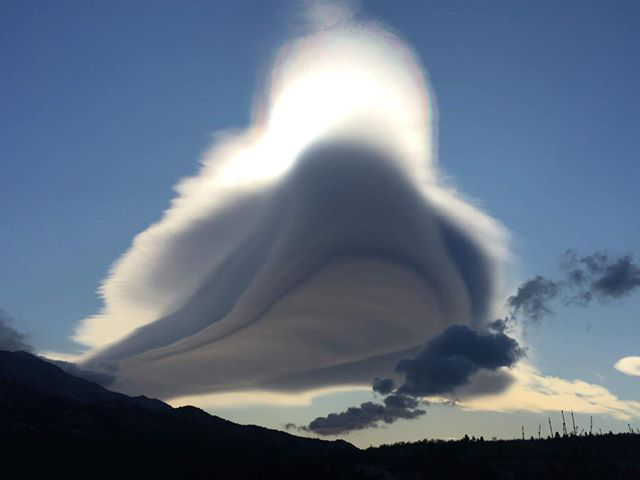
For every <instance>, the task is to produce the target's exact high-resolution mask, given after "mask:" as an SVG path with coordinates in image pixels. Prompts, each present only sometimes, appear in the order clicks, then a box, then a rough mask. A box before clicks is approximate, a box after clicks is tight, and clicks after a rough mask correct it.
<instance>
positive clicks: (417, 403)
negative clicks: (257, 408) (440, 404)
mask: <svg viewBox="0 0 640 480" xmlns="http://www.w3.org/2000/svg"><path fill="white" fill-rule="evenodd" d="M522 355H523V351H522V349H521V348H520V346H519V345H518V342H516V341H515V340H514V339H512V338H511V337H508V336H507V335H505V334H504V333H503V332H497V333H486V334H480V333H478V332H476V331H475V330H472V329H471V328H469V327H466V326H462V325H452V326H450V327H449V328H447V329H446V330H445V331H444V332H443V333H442V334H440V335H438V336H436V337H434V338H432V339H431V340H429V341H428V342H427V343H426V344H425V346H424V347H423V349H422V350H421V351H420V352H419V353H418V355H417V356H416V357H414V358H409V359H404V360H401V361H400V362H398V364H397V366H396V371H397V372H399V373H402V374H404V376H405V382H404V383H403V384H402V385H401V386H400V387H399V388H398V389H396V390H394V381H393V379H391V378H378V377H376V378H375V379H374V381H373V387H372V388H373V391H374V392H376V393H378V394H380V395H384V396H385V398H384V400H383V402H384V403H383V404H380V403H374V402H365V403H363V404H361V405H360V406H359V407H350V408H348V409H347V410H345V411H343V412H341V413H331V414H329V415H327V416H326V417H318V418H316V419H315V420H313V421H312V422H311V423H310V424H309V425H308V426H305V427H297V426H296V425H295V424H291V423H289V424H286V425H285V428H286V429H292V428H297V429H298V430H304V431H308V432H314V433H317V434H319V435H339V434H343V433H348V432H351V431H354V430H364V429H366V428H376V427H378V426H379V425H380V424H381V423H384V424H390V423H394V422H395V421H396V420H399V419H413V418H418V417H420V416H422V415H424V414H425V413H426V411H425V410H424V409H422V408H420V407H421V406H424V405H425V404H426V403H425V402H424V401H423V400H422V399H421V398H420V397H422V396H428V395H434V394H441V393H449V392H452V391H453V390H455V389H456V388H457V387H461V386H467V384H469V383H470V380H471V377H472V376H474V374H476V373H483V372H484V373H485V374H484V376H483V375H480V376H479V377H480V378H479V381H477V382H475V383H474V384H473V385H470V386H469V388H468V389H467V390H468V391H466V392H465V395H467V396H471V395H474V394H476V395H486V394H490V393H496V392H498V391H502V390H503V389H504V388H507V387H508V386H509V385H510V384H511V382H512V381H513V379H512V377H511V376H510V375H503V374H502V372H498V371H497V370H498V369H499V368H500V367H511V366H513V365H514V364H515V362H517V361H518V359H519V358H520V357H521V356H522Z"/></svg>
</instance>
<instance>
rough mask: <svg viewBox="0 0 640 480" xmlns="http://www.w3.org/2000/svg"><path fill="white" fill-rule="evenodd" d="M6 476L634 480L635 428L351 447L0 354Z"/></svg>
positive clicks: (637, 474) (0, 440)
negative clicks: (237, 421)
mask: <svg viewBox="0 0 640 480" xmlns="http://www.w3.org/2000/svg"><path fill="white" fill-rule="evenodd" d="M0 459H1V460H2V462H0V465H1V466H2V471H1V473H2V474H3V475H4V476H6V478H35V476H36V475H38V476H44V475H47V476H52V475H54V476H58V475H60V476H62V477H63V478H76V477H81V476H82V477H85V478H87V477H89V478H145V479H146V478H178V479H183V478H184V479H190V478H212V479H249V478H251V479H271V478H273V479H276V478H277V479H280V478H296V479H306V478H310V479H315V478H327V479H350V478H356V479H407V480H409V479H427V478H429V479H431V478H447V479H452V480H455V479H468V478H473V479H513V478H517V479H523V480H528V479H540V478H545V479H553V478H562V479H604V478H606V479H631V478H640V435H637V434H633V433H628V434H616V435H614V434H606V435H582V436H569V437H565V438H560V437H558V438H553V439H539V440H534V439H531V440H509V441H507V440H503V441H484V440H475V439H469V438H465V439H463V440H459V441H422V442H415V443H400V444H395V445H386V446H382V447H377V448H369V449H366V450H359V449H358V448H356V447H354V446H353V445H351V444H349V443H347V442H344V441H341V440H337V441H325V440H317V439H309V438H301V437H296V436H294V435H290V434H288V433H285V432H280V431H275V430H269V429H266V428H262V427H258V426H253V425H238V424H235V423H233V422H229V421H227V420H224V419H222V418H219V417H216V416H213V415H209V414H207V413H206V412H204V411H202V410H200V409H198V408H195V407H181V408H172V407H171V406H169V405H167V404H166V403H164V402H161V401H160V400H154V399H149V398H146V397H128V396H126V395H122V394H119V393H115V392H111V391H109V390H106V389H104V388H102V387H100V386H99V385H97V384H94V383H91V382H89V381H86V380H83V379H81V378H77V377H74V376H73V375H70V374H68V373H65V372H64V371H63V370H61V369H60V368H59V367H57V366H55V365H53V364H51V363H49V362H47V361H45V360H43V359H41V358H38V357H36V356H34V355H31V354H29V353H26V352H4V351H0Z"/></svg>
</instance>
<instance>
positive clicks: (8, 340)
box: [0, 309, 33, 352]
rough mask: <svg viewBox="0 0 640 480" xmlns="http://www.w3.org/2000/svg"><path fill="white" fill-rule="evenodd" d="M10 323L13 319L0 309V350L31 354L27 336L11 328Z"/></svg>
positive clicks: (31, 348)
mask: <svg viewBox="0 0 640 480" xmlns="http://www.w3.org/2000/svg"><path fill="white" fill-rule="evenodd" d="M12 323H13V319H12V318H11V317H10V316H9V315H8V314H7V313H6V312H5V311H4V310H2V309H0V350H7V351H9V352H17V351H20V350H22V351H25V352H33V347H32V346H31V344H30V343H29V342H28V341H27V338H28V337H27V335H25V334H23V333H20V332H19V331H17V330H16V329H15V328H13V326H12V325H11V324H12Z"/></svg>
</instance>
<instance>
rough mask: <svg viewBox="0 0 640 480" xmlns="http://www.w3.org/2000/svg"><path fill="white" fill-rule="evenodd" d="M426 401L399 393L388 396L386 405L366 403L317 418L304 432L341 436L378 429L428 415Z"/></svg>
mask: <svg viewBox="0 0 640 480" xmlns="http://www.w3.org/2000/svg"><path fill="white" fill-rule="evenodd" d="M422 403H423V402H421V401H420V400H418V399H416V398H413V397H410V396H407V395H400V394H393V395H389V396H388V397H386V398H385V399H384V403H383V404H380V403H373V402H365V403H363V404H361V405H360V406H359V407H350V408H348V409H347V410H345V411H344V412H341V413H331V414H329V415H327V416H326V417H318V418H316V419H315V420H313V421H312V422H311V423H309V425H308V426H307V427H303V430H307V431H310V432H313V433H317V434H319V435H340V434H344V433H349V432H352V431H354V430H364V429H366V428H376V427H378V426H379V425H380V424H381V423H383V424H391V423H394V422H396V421H397V420H400V419H407V420H409V419H413V418H417V417H420V416H422V415H424V414H425V413H427V412H426V411H425V410H423V409H421V408H419V407H420V406H421V404H422Z"/></svg>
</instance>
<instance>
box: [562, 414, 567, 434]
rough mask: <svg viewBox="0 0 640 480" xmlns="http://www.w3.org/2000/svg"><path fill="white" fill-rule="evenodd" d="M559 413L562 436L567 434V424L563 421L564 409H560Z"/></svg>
mask: <svg viewBox="0 0 640 480" xmlns="http://www.w3.org/2000/svg"><path fill="white" fill-rule="evenodd" d="M560 415H562V436H563V437H566V436H567V424H566V423H565V421H564V410H560Z"/></svg>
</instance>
